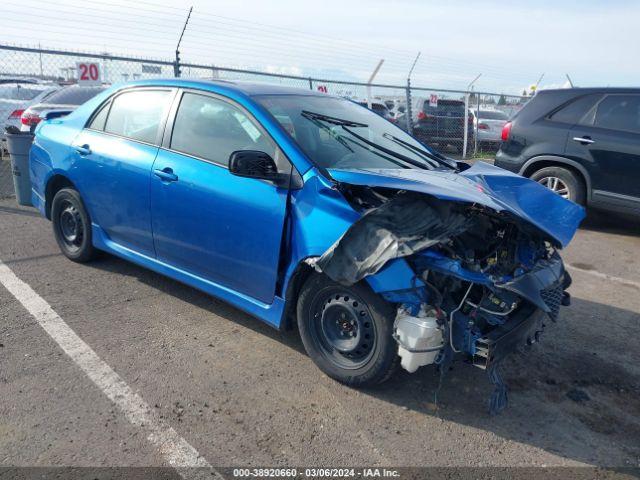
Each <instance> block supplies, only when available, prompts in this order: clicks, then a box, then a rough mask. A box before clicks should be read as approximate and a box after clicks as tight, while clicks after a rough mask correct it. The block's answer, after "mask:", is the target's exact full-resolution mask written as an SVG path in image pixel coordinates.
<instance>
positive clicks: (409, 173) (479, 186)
mask: <svg viewBox="0 0 640 480" xmlns="http://www.w3.org/2000/svg"><path fill="white" fill-rule="evenodd" d="M329 173H330V174H331V177H332V178H333V179H334V180H336V181H338V182H343V183H349V184H352V185H366V186H370V187H384V188H393V189H398V190H410V191H415V192H422V193H426V194H429V195H433V196H434V197H437V198H439V199H442V200H452V201H457V202H469V203H477V204H480V205H484V206H486V207H488V208H491V209H493V210H495V211H496V212H502V211H506V212H509V213H511V214H513V215H516V216H517V217H519V218H521V219H522V220H525V221H526V222H528V223H530V224H531V225H533V226H535V227H537V228H538V229H539V230H541V231H543V232H544V233H546V234H547V235H549V236H550V237H552V238H553V239H555V240H556V241H557V242H558V243H559V244H560V245H562V246H563V247H564V246H566V245H567V244H568V243H569V242H570V241H571V239H572V238H573V236H574V234H575V232H576V230H577V229H578V226H579V225H580V222H581V221H582V219H583V218H584V217H585V211H584V208H582V207H581V206H579V205H577V204H575V203H573V202H571V201H569V200H565V199H564V198H562V197H560V196H559V195H557V194H555V193H553V192H552V191H551V190H549V189H547V188H546V187H543V186H542V185H540V184H539V183H537V182H534V181H532V180H529V179H528V178H524V177H521V176H520V175H516V174H514V173H511V172H508V171H506V170H503V169H501V168H498V167H495V166H493V165H489V164H487V163H484V162H477V163H475V164H474V165H473V166H471V167H470V168H468V169H466V170H464V171H462V172H459V173H456V172H452V171H451V170H416V169H349V170H345V169H330V170H329Z"/></svg>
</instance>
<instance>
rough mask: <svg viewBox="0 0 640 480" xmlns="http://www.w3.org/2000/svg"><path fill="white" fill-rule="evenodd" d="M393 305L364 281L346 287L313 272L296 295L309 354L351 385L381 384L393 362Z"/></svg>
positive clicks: (331, 372) (328, 372) (319, 364)
mask: <svg viewBox="0 0 640 480" xmlns="http://www.w3.org/2000/svg"><path fill="white" fill-rule="evenodd" d="M394 315H395V313H394V309H393V308H392V307H391V305H389V304H388V303H386V302H385V301H384V300H382V298H380V297H379V296H378V295H376V294H375V293H374V292H372V291H371V290H370V289H369V288H368V286H367V285H365V284H356V285H353V286H350V287H345V286H343V285H340V284H338V283H335V282H333V281H331V280H330V279H329V278H328V277H326V276H325V275H321V274H314V275H313V276H312V277H311V278H309V280H307V282H306V283H305V285H304V286H303V288H302V291H301V293H300V297H299V299H298V309H297V317H298V327H299V330H300V336H301V337H302V342H303V344H304V346H305V349H306V351H307V353H308V354H309V357H311V359H312V360H313V362H314V363H315V364H316V365H317V366H318V367H319V368H320V369H321V370H322V371H323V372H324V373H326V374H327V375H329V376H330V377H331V378H334V379H336V380H338V381H340V382H342V383H345V384H347V385H352V386H367V385H374V384H377V383H381V382H383V381H384V380H386V379H387V378H389V376H391V374H392V373H393V371H394V370H395V368H396V366H397V364H398V359H399V357H398V355H397V346H396V343H395V341H394V340H393V338H392V329H393V319H394Z"/></svg>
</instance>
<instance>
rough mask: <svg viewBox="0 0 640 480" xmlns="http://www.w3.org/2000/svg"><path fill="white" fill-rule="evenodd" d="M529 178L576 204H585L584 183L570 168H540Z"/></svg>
mask: <svg viewBox="0 0 640 480" xmlns="http://www.w3.org/2000/svg"><path fill="white" fill-rule="evenodd" d="M531 180H535V181H536V182H538V183H539V184H541V185H543V186H545V187H547V188H548V189H550V190H552V191H553V192H555V193H557V194H558V195H560V196H562V197H563V198H566V199H567V200H571V201H572V202H575V203H577V204H578V205H584V204H585V199H586V192H585V187H584V183H583V182H582V180H581V179H580V178H578V176H577V175H576V174H575V173H574V172H572V171H571V170H567V169H566V168H562V167H546V168H541V169H540V170H538V171H536V172H534V173H533V174H532V175H531Z"/></svg>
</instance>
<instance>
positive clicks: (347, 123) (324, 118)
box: [301, 110, 451, 169]
mask: <svg viewBox="0 0 640 480" xmlns="http://www.w3.org/2000/svg"><path fill="white" fill-rule="evenodd" d="M301 115H302V116H303V117H305V118H307V119H309V120H311V121H321V122H326V123H331V124H333V125H338V126H340V127H342V129H343V130H344V131H346V132H348V133H349V134H351V135H352V136H353V137H355V138H357V139H358V140H360V141H361V142H363V143H365V144H367V145H369V146H371V147H374V148H376V149H377V150H380V151H381V152H384V153H385V154H387V155H389V156H391V157H394V158H397V159H399V160H402V161H403V162H405V163H408V164H409V165H412V166H414V167H418V168H421V169H428V168H429V167H431V168H433V167H435V166H436V165H435V164H434V163H433V160H435V158H434V159H433V160H431V161H429V160H430V159H429V158H427V157H426V156H425V155H424V154H423V155H422V157H423V158H425V160H424V161H423V162H420V161H417V160H414V159H412V158H410V157H407V156H406V155H403V154H401V153H398V152H396V151H394V150H391V149H388V148H386V147H384V146H382V145H379V144H377V143H375V142H372V141H371V140H369V139H367V138H365V137H363V136H361V135H358V134H357V133H355V132H352V131H351V130H349V128H348V127H368V125H367V124H366V123H360V122H354V121H352V120H345V119H343V118H338V117H331V116H329V115H324V114H322V113H316V112H310V111H308V110H303V111H302V112H301ZM394 138H395V137H394ZM396 143H399V144H400V145H403V144H404V142H403V141H402V140H399V141H397V142H396ZM406 145H409V144H406ZM406 145H405V147H406ZM417 150H418V151H419V149H417ZM413 153H417V152H415V151H414V152H413ZM436 161H438V160H436ZM394 163H395V162H394ZM438 163H442V162H441V161H438ZM447 166H449V167H450V166H451V165H447Z"/></svg>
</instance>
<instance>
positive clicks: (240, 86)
mask: <svg viewBox="0 0 640 480" xmlns="http://www.w3.org/2000/svg"><path fill="white" fill-rule="evenodd" d="M154 85H157V86H172V87H178V88H180V87H182V88H196V89H201V90H210V91H214V90H215V89H216V87H222V88H224V89H226V90H234V91H236V92H238V93H242V94H244V95H247V96H250V97H252V96H255V95H313V96H324V97H326V96H332V95H327V94H326V93H323V92H316V91H315V90H311V89H309V88H297V87H286V86H282V85H270V84H267V83H258V82H244V81H240V82H237V81H229V80H207V79H194V78H189V79H186V78H185V79H182V78H165V79H162V78H154V79H149V80H136V81H133V82H127V83H124V84H121V85H120V87H132V86H154Z"/></svg>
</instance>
